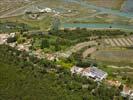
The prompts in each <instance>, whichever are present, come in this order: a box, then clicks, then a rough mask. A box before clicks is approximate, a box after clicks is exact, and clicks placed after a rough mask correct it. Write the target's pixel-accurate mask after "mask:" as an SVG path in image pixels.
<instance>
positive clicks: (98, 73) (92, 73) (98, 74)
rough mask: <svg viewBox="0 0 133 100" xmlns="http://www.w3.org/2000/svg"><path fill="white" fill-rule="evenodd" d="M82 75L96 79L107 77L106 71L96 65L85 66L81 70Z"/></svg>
mask: <svg viewBox="0 0 133 100" xmlns="http://www.w3.org/2000/svg"><path fill="white" fill-rule="evenodd" d="M82 75H83V76H87V77H91V78H94V79H95V80H96V81H101V80H103V79H105V78H106V77H107V75H108V74H107V73H106V72H104V71H102V70H101V69H98V68H97V67H90V68H86V69H85V70H84V71H83V74H82Z"/></svg>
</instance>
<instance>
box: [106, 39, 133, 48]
mask: <svg viewBox="0 0 133 100" xmlns="http://www.w3.org/2000/svg"><path fill="white" fill-rule="evenodd" d="M104 42H105V43H106V44H108V45H110V46H112V47H130V46H133V38H131V37H127V38H110V39H105V40H104Z"/></svg>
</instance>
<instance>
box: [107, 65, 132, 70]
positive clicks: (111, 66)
mask: <svg viewBox="0 0 133 100" xmlns="http://www.w3.org/2000/svg"><path fill="white" fill-rule="evenodd" d="M107 67H110V68H116V69H117V68H118V69H125V68H128V69H131V70H133V67H130V66H125V67H118V66H113V65H110V66H107Z"/></svg>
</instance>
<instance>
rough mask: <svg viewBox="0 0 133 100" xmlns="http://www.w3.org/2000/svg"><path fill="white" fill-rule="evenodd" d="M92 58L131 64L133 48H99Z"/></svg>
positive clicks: (132, 61)
mask: <svg viewBox="0 0 133 100" xmlns="http://www.w3.org/2000/svg"><path fill="white" fill-rule="evenodd" d="M92 58H93V59H96V60H98V61H103V62H110V63H112V64H113V63H118V64H120V65H125V64H127V65H131V64H132V63H133V50H99V51H97V52H96V53H94V54H93V55H92Z"/></svg>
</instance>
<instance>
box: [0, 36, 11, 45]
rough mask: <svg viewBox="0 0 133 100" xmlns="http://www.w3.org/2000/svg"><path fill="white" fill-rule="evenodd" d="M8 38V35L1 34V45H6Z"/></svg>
mask: <svg viewBox="0 0 133 100" xmlns="http://www.w3.org/2000/svg"><path fill="white" fill-rule="evenodd" d="M8 38H9V35H8V34H0V44H4V43H6V42H7V39H8Z"/></svg>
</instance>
